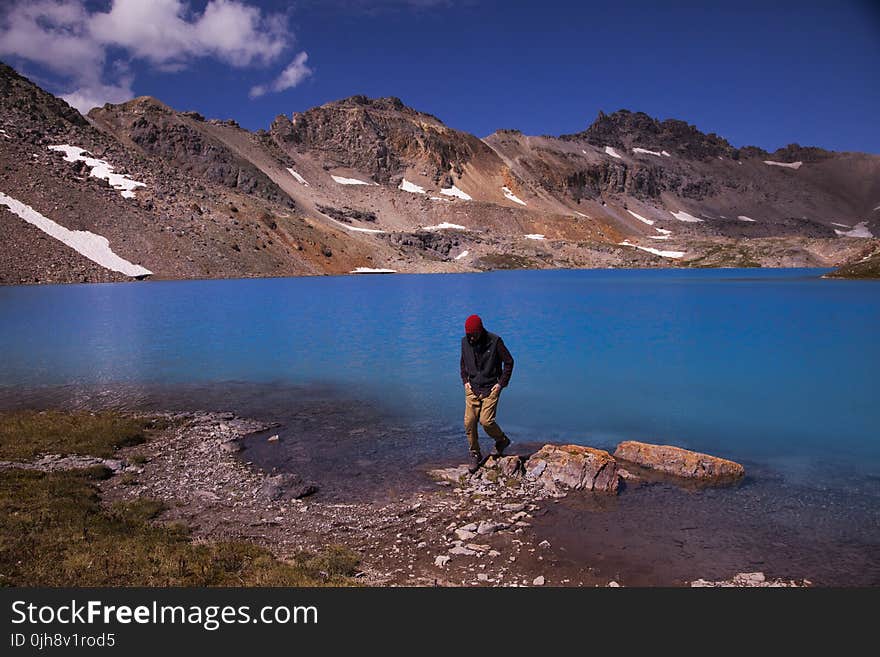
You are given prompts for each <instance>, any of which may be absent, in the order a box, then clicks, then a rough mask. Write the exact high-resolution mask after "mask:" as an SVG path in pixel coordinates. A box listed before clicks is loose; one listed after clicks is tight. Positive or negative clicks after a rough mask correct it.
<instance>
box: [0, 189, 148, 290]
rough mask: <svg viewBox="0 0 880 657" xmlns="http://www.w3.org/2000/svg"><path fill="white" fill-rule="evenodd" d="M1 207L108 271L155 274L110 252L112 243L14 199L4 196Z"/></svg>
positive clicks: (0, 203) (0, 194) (1, 196)
mask: <svg viewBox="0 0 880 657" xmlns="http://www.w3.org/2000/svg"><path fill="white" fill-rule="evenodd" d="M0 205H5V206H6V207H8V208H9V209H10V210H12V211H13V212H14V213H15V214H17V215H18V216H19V217H21V218H22V219H24V220H25V221H26V222H28V223H29V224H31V225H33V226H36V227H37V228H39V229H40V230H42V231H43V232H44V233H46V234H47V235H51V236H52V237H54V238H55V239H56V240H58V241H59V242H62V243H64V244H66V245H67V246H69V247H70V248H72V249H74V250H75V251H77V252H78V253H80V254H81V255H83V256H85V257H86V258H88V259H89V260H91V261H92V262H95V263H97V264H99V265H101V266H102V267H104V268H106V269H112V270H113V271H118V272H119V273H120V274H125V275H126V276H147V275H149V274H152V273H153V272H151V271H150V270H149V269H145V268H143V267H141V266H140V265H136V264H134V263H131V262H129V261H128V260H126V259H125V258H120V257H119V256H118V255H116V254H115V253H113V249H111V248H110V241H109V240H108V239H107V238H106V237H104V236H103V235H96V234H95V233H91V232H89V231H87V230H70V229H68V228H65V227H64V226H62V225H61V224H57V223H55V222H54V221H52V220H51V219H49V218H47V217H44V216H43V215H41V214H40V213H39V212H37V211H36V210H34V209H33V208H32V207H31V206H29V205H25V204H24V203H22V202H21V201H17V200H15V199H14V198H12V197H11V196H6V194H4V193H3V192H0Z"/></svg>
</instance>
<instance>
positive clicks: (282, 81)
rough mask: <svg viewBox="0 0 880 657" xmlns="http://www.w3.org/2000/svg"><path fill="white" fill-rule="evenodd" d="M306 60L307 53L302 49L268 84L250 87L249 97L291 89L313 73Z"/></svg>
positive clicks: (307, 58) (307, 57)
mask: <svg viewBox="0 0 880 657" xmlns="http://www.w3.org/2000/svg"><path fill="white" fill-rule="evenodd" d="M308 60H309V54H308V53H307V52H305V51H303V52H301V53H299V54H298V55H297V56H296V57H294V58H293V61H292V62H290V64H288V65H287V68H285V69H284V70H283V71H281V75H279V76H278V77H277V78H275V80H273V81H272V82H270V83H269V84H258V85H256V86H254V87H251V91H250V96H251V98H258V97H259V96H262V95H264V94H266V93H269V92H270V91H273V92H279V91H286V90H287V89H293V88H294V87H295V86H297V85H298V84H299V83H300V82H302V81H303V80H305V79H306V78H307V77H309V76H310V75H311V74H312V73H313V71H312V69H310V68H309V67H308V66H307V65H306V62H307V61H308Z"/></svg>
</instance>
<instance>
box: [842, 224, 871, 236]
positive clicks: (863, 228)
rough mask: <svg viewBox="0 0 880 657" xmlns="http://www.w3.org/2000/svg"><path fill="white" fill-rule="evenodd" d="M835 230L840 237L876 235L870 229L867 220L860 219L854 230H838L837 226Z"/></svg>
mask: <svg viewBox="0 0 880 657" xmlns="http://www.w3.org/2000/svg"><path fill="white" fill-rule="evenodd" d="M834 232H835V233H837V234H838V235H839V236H840V237H874V235H873V234H872V233H871V231H870V230H869V229H868V222H867V221H860V222H859V223H857V224H856V225H855V227H854V228H853V229H852V230H837V229H836V228H835V229H834Z"/></svg>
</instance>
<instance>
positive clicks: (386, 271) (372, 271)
mask: <svg viewBox="0 0 880 657" xmlns="http://www.w3.org/2000/svg"><path fill="white" fill-rule="evenodd" d="M348 273H349V274H396V273H397V270H396V269H374V268H373V267H356V268H355V269H352V270H351V271H350V272H348Z"/></svg>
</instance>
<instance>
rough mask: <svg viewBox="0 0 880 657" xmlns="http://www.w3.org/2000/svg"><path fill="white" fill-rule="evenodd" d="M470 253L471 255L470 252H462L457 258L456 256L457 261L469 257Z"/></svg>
mask: <svg viewBox="0 0 880 657" xmlns="http://www.w3.org/2000/svg"><path fill="white" fill-rule="evenodd" d="M469 253H470V251H462V252H461V253H459V254H458V255H457V256H455V259H456V260H461V259H462V258H464V257H467V255H468V254H469Z"/></svg>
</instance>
